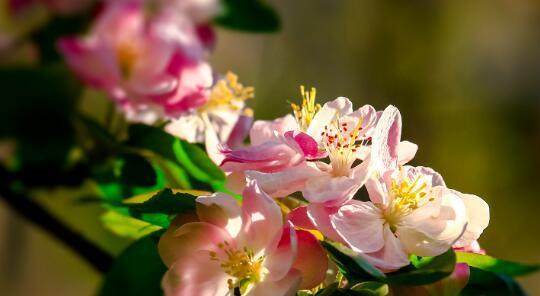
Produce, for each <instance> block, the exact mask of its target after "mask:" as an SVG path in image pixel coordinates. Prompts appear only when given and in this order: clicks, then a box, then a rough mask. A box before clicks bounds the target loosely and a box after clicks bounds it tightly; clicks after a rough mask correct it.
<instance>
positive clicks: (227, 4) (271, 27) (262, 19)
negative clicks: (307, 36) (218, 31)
mask: <svg viewBox="0 0 540 296" xmlns="http://www.w3.org/2000/svg"><path fill="white" fill-rule="evenodd" d="M215 21H216V23H217V24H218V25H220V26H223V27H226V28H230V29H234V30H240V31H248V32H275V31H278V30H279V29H280V21H279V17H278V15H277V14H276V13H275V12H274V10H273V9H272V8H271V7H270V6H268V5H267V4H265V3H264V2H263V1H260V0H223V9H222V11H221V13H220V14H219V15H218V17H217V18H216V19H215Z"/></svg>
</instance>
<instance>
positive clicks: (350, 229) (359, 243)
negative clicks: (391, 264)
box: [330, 200, 385, 253]
mask: <svg viewBox="0 0 540 296" xmlns="http://www.w3.org/2000/svg"><path fill="white" fill-rule="evenodd" d="M382 215H383V214H382V212H381V210H380V209H379V208H377V207H376V206H375V205H374V204H373V203H371V202H361V201H355V200H353V201H350V202H349V203H348V204H346V205H344V206H342V207H340V208H339V210H338V211H337V213H335V214H333V215H332V216H331V217H330V221H331V222H332V225H333V226H334V228H335V229H336V232H337V233H338V234H339V235H340V236H341V238H342V239H343V240H344V241H345V242H347V244H348V245H349V246H350V247H351V248H352V249H353V250H354V251H356V252H359V253H371V252H376V251H378V250H380V249H381V248H382V247H383V246H384V237H383V224H384V223H385V220H384V219H383V216H382Z"/></svg>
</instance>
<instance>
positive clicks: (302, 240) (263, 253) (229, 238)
mask: <svg viewBox="0 0 540 296" xmlns="http://www.w3.org/2000/svg"><path fill="white" fill-rule="evenodd" d="M243 196H244V199H243V204H242V206H241V207H240V206H239V205H238V203H237V202H236V200H235V199H234V198H232V197H230V196H228V195H226V194H223V193H216V194H214V195H213V196H206V197H199V198H198V199H197V201H198V206H197V213H198V217H199V220H200V221H199V222H190V223H186V224H184V225H182V226H180V227H179V228H177V229H174V228H170V229H169V230H168V231H167V232H166V233H165V234H164V236H163V237H162V239H161V240H160V243H159V251H160V255H161V257H162V259H163V261H164V262H165V264H166V265H167V266H168V267H169V270H168V272H167V273H166V274H165V276H164V278H163V281H162V285H163V288H164V291H165V294H166V295H178V296H183V295H202V296H210V295H236V294H238V293H241V294H242V295H251V296H259V295H268V293H271V294H272V295H295V294H296V291H297V290H298V289H310V288H313V287H314V286H316V285H317V284H319V283H320V282H321V281H322V280H323V279H324V277H325V273H326V269H327V258H326V255H325V253H324V251H323V250H322V248H321V246H320V245H319V243H318V241H317V240H316V239H315V238H314V237H313V236H312V235H311V234H310V233H309V232H306V231H298V230H294V228H292V227H291V226H290V225H288V224H284V223H283V218H282V214H281V210H280V208H279V206H278V205H277V204H276V203H275V202H274V201H273V200H272V199H271V198H270V197H269V196H267V195H266V194H265V193H264V192H262V191H261V190H260V189H259V188H258V186H257V184H256V182H255V181H250V182H249V183H248V186H247V187H246V189H245V191H244V193H243Z"/></svg>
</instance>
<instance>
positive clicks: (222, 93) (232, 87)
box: [201, 72, 255, 111]
mask: <svg viewBox="0 0 540 296" xmlns="http://www.w3.org/2000/svg"><path fill="white" fill-rule="evenodd" d="M254 97H255V89H254V88H253V87H251V86H249V87H244V86H243V85H242V84H241V83H239V82H238V76H237V75H236V74H234V73H233V72H227V74H226V75H225V78H223V79H220V80H219V81H218V82H217V83H216V85H214V87H213V88H212V92H211V93H210V98H209V99H208V102H207V103H206V105H204V106H203V108H201V111H207V110H208V109H213V108H228V109H231V110H240V109H242V108H243V103H244V101H246V100H249V99H252V98H254Z"/></svg>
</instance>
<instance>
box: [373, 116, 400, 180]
mask: <svg viewBox="0 0 540 296" xmlns="http://www.w3.org/2000/svg"><path fill="white" fill-rule="evenodd" d="M400 138H401V114H400V113H399V110H398V109H397V108H396V107H394V106H391V105H390V106H388V107H386V109H385V110H384V112H383V114H382V116H381V118H380V119H379V122H378V123H377V127H376V128H375V131H374V133H373V141H372V143H373V144H372V145H371V159H372V161H373V165H374V167H375V169H376V170H377V171H378V172H380V173H381V174H383V173H384V172H386V171H388V170H392V169H395V168H396V167H397V161H398V145H399V143H400Z"/></svg>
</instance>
